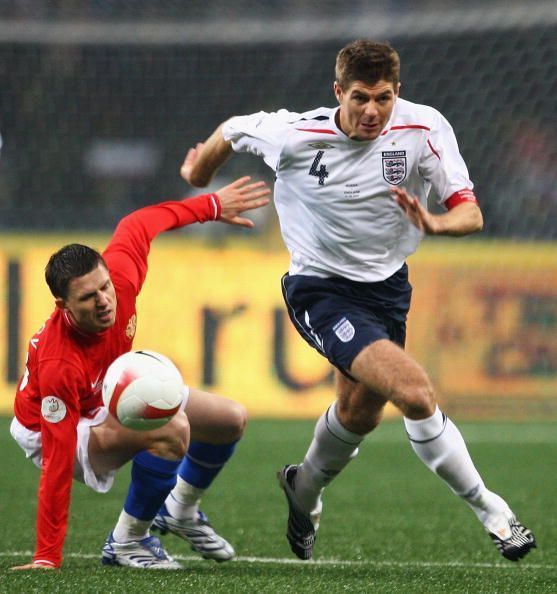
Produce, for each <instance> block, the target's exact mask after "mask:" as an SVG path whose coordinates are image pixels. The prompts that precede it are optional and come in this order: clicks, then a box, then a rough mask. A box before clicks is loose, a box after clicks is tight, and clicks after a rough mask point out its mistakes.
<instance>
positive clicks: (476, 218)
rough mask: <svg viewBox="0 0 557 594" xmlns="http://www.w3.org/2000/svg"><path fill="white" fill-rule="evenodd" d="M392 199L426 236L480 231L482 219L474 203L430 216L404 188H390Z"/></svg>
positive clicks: (466, 203) (465, 233) (478, 208)
mask: <svg viewBox="0 0 557 594" xmlns="http://www.w3.org/2000/svg"><path fill="white" fill-rule="evenodd" d="M391 192H392V193H393V196H394V199H395V200H396V202H397V204H398V205H399V206H400V208H401V209H402V211H403V212H404V214H405V215H406V216H407V217H408V218H409V219H410V221H411V222H412V223H413V224H414V225H415V226H416V227H417V228H418V229H419V230H420V231H423V232H424V233H425V234H426V235H455V236H459V235H468V234H470V233H475V232H476V231H481V229H482V227H483V217H482V211H481V210H480V207H479V206H478V205H477V204H476V203H475V202H462V203H461V204H458V205H457V206H455V207H454V208H452V209H451V210H449V211H448V212H446V213H443V214H432V213H430V212H429V211H428V210H427V209H426V208H424V207H423V206H422V204H421V203H420V201H419V200H418V198H416V197H415V196H412V195H410V194H409V193H408V192H407V191H406V190H405V189H404V188H399V187H394V188H391Z"/></svg>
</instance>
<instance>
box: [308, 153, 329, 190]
mask: <svg viewBox="0 0 557 594" xmlns="http://www.w3.org/2000/svg"><path fill="white" fill-rule="evenodd" d="M324 152H325V151H317V155H315V159H314V160H313V163H312V164H311V167H310V168H309V174H310V175H313V176H315V177H317V178H319V185H320V186H323V185H325V179H326V178H327V177H329V172H328V171H327V168H326V167H325V165H321V166H320V167H319V161H321V157H322V156H323V154H324ZM317 167H319V169H317Z"/></svg>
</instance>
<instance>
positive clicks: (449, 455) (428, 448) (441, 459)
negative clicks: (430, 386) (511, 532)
mask: <svg viewBox="0 0 557 594" xmlns="http://www.w3.org/2000/svg"><path fill="white" fill-rule="evenodd" d="M404 425H405V426H406V432H407V434H408V437H409V439H410V443H411V444H412V448H413V449H414V451H415V452H416V454H417V455H418V457H419V458H420V460H422V462H423V463H424V464H425V465H426V466H427V467H428V468H429V469H430V470H432V471H433V472H435V474H437V476H439V477H440V478H442V479H443V480H444V481H445V483H447V485H448V486H449V488H450V489H451V490H452V491H453V492H454V493H456V494H457V495H459V496H460V497H462V498H463V499H464V500H465V501H466V503H468V504H469V505H470V507H471V508H472V510H473V511H474V513H475V514H476V516H477V517H478V519H479V520H480V521H481V522H482V523H483V524H484V525H485V524H486V522H488V521H489V516H493V515H494V514H495V515H498V514H500V513H501V512H503V511H505V510H506V509H508V505H507V504H506V502H505V501H504V500H503V499H501V497H499V496H498V495H496V494H495V493H493V492H492V491H489V490H488V489H487V488H486V486H485V485H484V482H483V480H482V477H481V476H480V474H479V472H478V471H477V470H476V467H475V466H474V463H473V462H472V458H470V454H469V453H468V449H467V447H466V444H465V443H464V439H463V438H462V435H461V433H460V431H459V430H458V428H457V427H456V425H455V424H454V423H453V422H452V421H451V420H450V419H449V418H448V417H446V416H445V415H444V414H443V413H442V412H441V411H440V409H439V407H437V408H436V409H435V412H434V413H433V415H432V416H431V417H429V418H427V419H420V420H417V421H415V420H412V419H407V418H406V417H404Z"/></svg>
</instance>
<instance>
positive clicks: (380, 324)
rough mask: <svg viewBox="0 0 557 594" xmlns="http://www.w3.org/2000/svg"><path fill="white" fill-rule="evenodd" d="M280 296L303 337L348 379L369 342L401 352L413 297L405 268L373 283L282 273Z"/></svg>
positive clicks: (404, 266) (406, 268)
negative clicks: (384, 341) (390, 345)
mask: <svg viewBox="0 0 557 594" xmlns="http://www.w3.org/2000/svg"><path fill="white" fill-rule="evenodd" d="M282 295H283V297H284V301H285V303H286V308H287V310H288V315H289V316H290V319H291V320H292V323H293V324H294V326H295V327H296V330H298V332H299V333H300V335H301V336H302V338H304V339H305V340H306V341H307V342H308V343H309V344H310V345H311V346H312V347H313V348H314V349H316V350H317V351H319V353H321V354H322V355H323V356H324V357H326V358H327V359H328V360H329V361H330V362H331V363H332V364H333V365H334V366H335V367H337V368H338V369H340V371H342V372H343V373H345V374H347V375H348V376H349V377H350V375H349V371H350V367H351V365H352V362H353V361H354V359H355V357H356V355H358V353H359V352H360V351H362V350H363V349H364V348H365V347H366V346H367V345H369V344H371V343H372V342H375V341H376V340H380V339H383V338H386V339H387V340H391V341H392V342H395V343H396V344H398V345H400V346H401V347H403V348H404V343H405V340H406V316H407V314H408V309H409V308H410V300H411V297H412V286H411V285H410V283H409V282H408V267H407V266H406V264H404V265H403V266H402V268H400V269H399V270H398V271H397V272H395V273H394V274H393V275H392V276H390V277H389V278H388V279H386V280H384V281H381V282H377V283H363V282H358V281H352V280H349V279H346V278H339V277H332V278H319V277H315V276H305V275H290V274H285V275H284V276H283V277H282Z"/></svg>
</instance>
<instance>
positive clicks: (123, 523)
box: [112, 510, 153, 543]
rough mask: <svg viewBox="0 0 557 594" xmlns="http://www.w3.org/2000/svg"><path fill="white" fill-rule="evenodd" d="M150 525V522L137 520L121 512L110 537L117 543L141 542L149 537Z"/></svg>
mask: <svg viewBox="0 0 557 594" xmlns="http://www.w3.org/2000/svg"><path fill="white" fill-rule="evenodd" d="M152 523H153V521H152V520H138V519H137V518H134V517H133V516H130V514H128V513H127V512H125V511H124V510H122V511H121V512H120V517H119V518H118V522H117V523H116V528H114V530H113V531H112V536H113V537H114V540H115V541H116V542H119V543H123V542H129V541H130V540H141V539H142V538H145V537H146V536H149V527H150V526H151V524H152Z"/></svg>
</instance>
